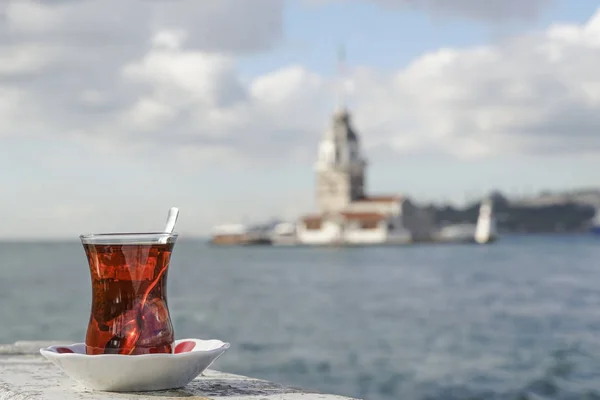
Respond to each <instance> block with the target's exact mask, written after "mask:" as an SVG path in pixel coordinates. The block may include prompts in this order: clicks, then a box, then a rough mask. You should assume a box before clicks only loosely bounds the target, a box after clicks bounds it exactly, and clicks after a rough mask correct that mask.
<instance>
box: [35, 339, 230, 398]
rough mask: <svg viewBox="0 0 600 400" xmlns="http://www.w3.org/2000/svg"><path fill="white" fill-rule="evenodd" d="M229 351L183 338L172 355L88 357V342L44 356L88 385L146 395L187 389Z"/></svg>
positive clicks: (220, 344)
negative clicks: (146, 393)
mask: <svg viewBox="0 0 600 400" xmlns="http://www.w3.org/2000/svg"><path fill="white" fill-rule="evenodd" d="M228 348H229V343H225V342H222V341H220V340H200V339H182V340H176V341H175V343H174V344H173V353H171V354H142V355H135V356H127V355H121V354H100V355H87V354H86V353H85V344H84V343H75V344H71V345H68V346H50V347H46V348H43V349H40V353H41V354H42V355H43V356H44V357H46V358H47V359H48V360H50V361H51V362H52V363H53V364H55V365H57V366H58V367H60V368H61V369H62V370H63V371H64V372H65V373H66V374H67V375H68V376H69V377H71V378H72V379H74V380H76V381H78V382H80V383H81V384H83V385H84V386H86V387H88V388H90V389H95V390H104V391H112V392H145V391H151V390H167V389H176V388H180V387H183V386H185V385H187V384H188V383H190V382H191V381H192V380H194V378H196V377H197V376H198V375H200V374H201V373H202V371H204V370H205V369H206V368H208V367H209V366H210V365H211V364H212V363H213V362H215V360H216V359H217V358H219V357H220V356H221V355H222V354H223V353H225V351H226V350H227V349H228Z"/></svg>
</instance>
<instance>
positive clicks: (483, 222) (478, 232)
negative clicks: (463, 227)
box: [474, 200, 498, 244]
mask: <svg viewBox="0 0 600 400" xmlns="http://www.w3.org/2000/svg"><path fill="white" fill-rule="evenodd" d="M497 238H498V230H497V227H496V218H494V213H493V210H492V202H491V200H485V201H484V202H483V203H481V207H479V217H478V218H477V226H476V228H475V235H474V239H475V242H477V243H479V244H486V243H491V242H493V241H495V240H496V239H497Z"/></svg>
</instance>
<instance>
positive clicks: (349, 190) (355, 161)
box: [296, 110, 433, 245]
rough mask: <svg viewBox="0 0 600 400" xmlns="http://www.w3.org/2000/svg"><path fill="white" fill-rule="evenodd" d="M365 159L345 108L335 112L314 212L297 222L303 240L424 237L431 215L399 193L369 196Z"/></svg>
mask: <svg viewBox="0 0 600 400" xmlns="http://www.w3.org/2000/svg"><path fill="white" fill-rule="evenodd" d="M366 166H367V162H366V160H365V157H364V156H363V154H362V152H361V148H360V143H359V139H358V135H357V134H356V132H355V131H354V129H353V128H352V124H351V122H350V115H349V113H348V112H347V111H346V110H341V111H338V112H336V113H335V114H334V116H333V119H332V123H331V126H330V127H329V129H328V130H327V131H326V133H325V135H324V137H323V139H322V141H321V143H320V144H319V151H318V157H317V162H316V165H315V169H316V174H317V177H316V180H317V182H316V198H317V204H318V206H319V211H320V212H319V213H318V214H317V215H311V216H305V217H303V218H301V219H300V221H299V222H298V224H297V231H296V236H297V240H298V242H300V243H303V244H322V245H325V244H338V243H339V244H377V243H403V242H410V241H418V240H428V239H429V237H430V235H431V231H432V228H433V215H432V213H430V212H429V211H428V210H423V209H419V208H418V207H416V206H415V205H413V204H412V203H411V202H410V201H409V200H408V199H407V198H405V197H403V196H400V195H387V196H368V195H367V194H366V191H365V170H366Z"/></svg>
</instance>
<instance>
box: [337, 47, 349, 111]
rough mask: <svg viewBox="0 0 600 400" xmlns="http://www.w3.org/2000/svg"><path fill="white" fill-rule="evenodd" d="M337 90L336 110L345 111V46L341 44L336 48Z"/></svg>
mask: <svg viewBox="0 0 600 400" xmlns="http://www.w3.org/2000/svg"><path fill="white" fill-rule="evenodd" d="M337 59H338V60H337V62H338V88H337V92H338V93H337V103H338V104H337V109H338V111H346V106H347V104H346V46H345V45H344V44H343V43H342V44H340V46H339V47H338V54H337Z"/></svg>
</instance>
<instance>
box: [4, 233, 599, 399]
mask: <svg viewBox="0 0 600 400" xmlns="http://www.w3.org/2000/svg"><path fill="white" fill-rule="evenodd" d="M0 254H1V255H2V263H1V264H0V321H1V324H0V343H12V342H14V341H17V340H28V339H29V340H34V339H35V340H40V339H60V340H64V341H65V342H68V343H71V342H74V341H83V338H84V335H85V329H86V327H87V322H88V317H89V311H90V299H91V291H90V277H89V271H88V266H87V262H86V259H85V255H84V252H83V248H82V246H81V245H80V244H79V243H78V242H76V241H73V242H71V243H57V242H48V243H2V244H0ZM599 260H600V239H598V238H597V237H596V238H594V237H592V236H587V235H572V236H507V237H502V238H501V240H500V241H498V242H497V243H495V244H492V245H489V246H476V245H419V246H413V247H365V248H276V247H237V248H236V247H211V246H209V245H207V244H205V243H203V242H201V241H191V240H188V241H186V240H184V239H180V241H179V242H178V243H177V244H176V246H175V252H174V255H173V259H172V263H171V267H170V271H169V277H168V279H169V282H168V298H169V308H170V311H171V317H172V320H173V323H174V326H175V330H176V336H177V337H179V338H185V337H200V338H218V339H222V340H224V341H229V342H231V344H232V347H231V349H230V350H229V351H228V352H227V353H225V355H224V356H223V357H221V358H220V359H219V360H218V361H217V363H215V365H213V368H215V369H219V370H223V371H227V372H232V373H239V374H244V375H250V376H253V377H258V378H264V379H268V380H271V381H276V382H279V383H285V384H289V385H292V386H295V387H304V388H308V389H315V390H318V391H323V392H328V393H335V394H341V395H347V396H353V397H357V398H364V399H372V400H392V399H393V400H399V399H403V400H410V399H419V400H420V399H423V400H425V399H427V400H433V399H464V400H467V399H468V400H475V399H515V400H517V399H519V400H525V399H532V400H533V399H600V262H599Z"/></svg>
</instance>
